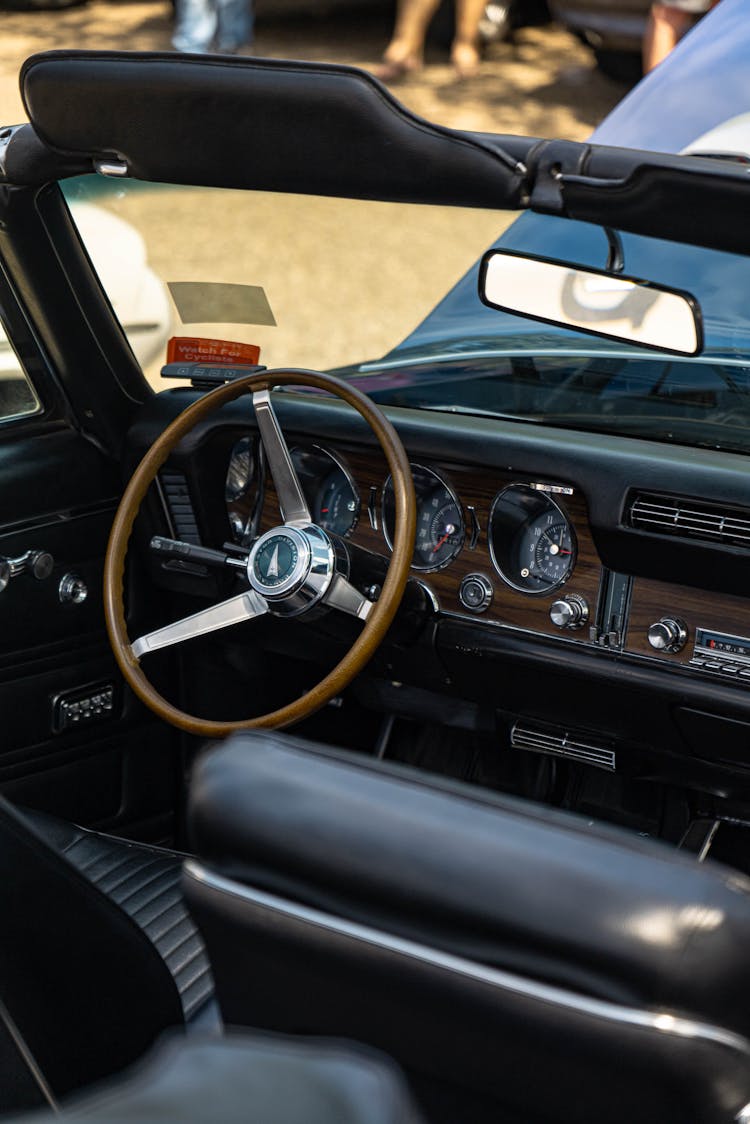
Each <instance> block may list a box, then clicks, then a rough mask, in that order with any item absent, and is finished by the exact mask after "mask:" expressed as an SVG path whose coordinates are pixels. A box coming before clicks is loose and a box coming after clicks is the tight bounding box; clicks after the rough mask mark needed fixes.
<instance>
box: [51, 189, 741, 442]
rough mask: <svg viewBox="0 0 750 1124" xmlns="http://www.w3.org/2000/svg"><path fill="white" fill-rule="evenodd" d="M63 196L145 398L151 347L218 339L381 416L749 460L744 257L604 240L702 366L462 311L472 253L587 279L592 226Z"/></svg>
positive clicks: (599, 254) (601, 256)
mask: <svg viewBox="0 0 750 1124" xmlns="http://www.w3.org/2000/svg"><path fill="white" fill-rule="evenodd" d="M65 191H66V196H67V198H68V201H69V203H70V205H71V210H72V213H73V215H74V218H75V219H76V222H77V223H78V226H79V230H80V231H81V234H82V237H83V239H84V241H85V243H86V245H87V248H88V249H89V253H90V255H91V257H92V260H93V262H94V264H95V266H96V268H97V269H98V271H99V274H100V277H101V279H102V282H103V285H104V287H105V289H106V290H107V291H108V293H109V296H110V299H111V301H112V304H113V307H114V308H115V311H116V312H117V313H118V315H119V316H120V320H121V322H122V324H123V327H124V328H125V331H126V334H127V335H128V337H129V339H130V342H131V346H132V347H133V350H134V352H135V354H136V356H137V358H138V359H139V360H140V362H141V363H142V366H143V368H144V370H145V371H146V373H147V376H148V377H149V379H150V381H151V382H152V385H154V386H155V388H156V389H161V387H162V386H164V385H165V384H164V383H163V382H161V383H160V380H159V372H160V370H161V367H162V365H163V363H164V362H165V359H166V354H167V340H168V339H169V337H170V336H175V335H176V336H181V337H189V338H194V337H199V338H201V339H205V338H211V339H217V338H218V339H219V340H220V341H239V342H242V343H250V344H255V345H257V346H258V347H260V362H261V363H265V364H267V365H268V366H270V367H308V368H310V367H312V368H317V369H324V370H334V371H336V372H338V373H339V374H341V375H342V376H343V377H346V378H350V379H352V380H353V381H356V382H357V383H358V384H359V385H360V386H361V387H362V388H363V389H365V390H366V391H368V393H370V394H371V395H372V396H373V397H374V398H375V399H376V400H378V401H379V402H381V403H385V404H393V405H404V406H410V407H416V408H423V409H434V410H444V411H454V412H467V413H480V414H490V415H497V416H501V417H506V418H517V419H522V420H524V421H528V422H532V423H535V424H540V425H548V426H564V427H566V428H574V429H582V430H593V431H598V432H612V433H622V434H628V435H634V436H639V437H645V438H651V439H655V440H660V441H673V442H678V443H681V444H687V445H694V446H709V447H714V448H724V449H732V450H740V451H747V450H749V449H750V425H748V423H749V422H750V378H749V376H750V312H748V310H747V308H746V298H745V294H746V292H747V291H748V286H747V284H746V282H747V280H748V273H749V271H750V263H749V262H748V260H747V259H746V258H743V257H740V256H735V255H731V254H725V253H718V252H713V251H708V250H704V249H700V248H697V247H694V246H685V245H678V244H676V243H668V242H661V241H659V240H657V239H647V238H638V237H635V236H629V235H623V236H622V237H621V241H622V248H623V253H624V261H625V271H626V273H627V274H629V275H630V276H633V277H640V278H642V279H646V280H649V281H653V282H655V283H656V284H659V285H663V286H665V287H668V288H674V289H679V290H684V291H687V292H689V293H691V294H692V295H693V296H694V297H696V298H697V301H698V303H699V305H700V309H701V314H702V320H703V331H704V339H705V346H704V350H703V353H702V354H701V355H699V356H697V357H695V358H690V359H686V358H677V359H676V358H675V357H674V356H671V355H661V354H659V353H656V352H653V351H643V350H638V349H637V348H635V347H632V346H629V345H627V344H622V343H616V342H613V341H611V340H609V341H607V340H604V339H600V338H598V337H596V336H592V335H590V334H585V335H584V334H582V333H579V332H576V331H573V330H570V329H562V328H554V327H551V326H549V325H546V324H543V323H538V322H535V321H533V320H530V319H522V318H520V317H517V316H511V315H509V314H507V313H503V312H500V311H498V310H496V309H491V308H488V307H486V306H485V305H483V304H482V302H481V301H480V299H479V297H478V293H477V279H478V263H479V259H480V258H481V255H482V253H483V252H484V251H485V250H486V249H488V248H489V247H490V246H492V245H497V246H502V247H505V248H507V249H512V250H515V251H524V252H527V253H529V254H534V255H540V256H544V257H548V258H556V259H558V260H561V261H571V262H575V263H577V264H579V265H582V266H587V267H591V268H594V269H601V268H603V267H604V265H605V262H606V259H607V253H608V247H609V245H610V243H609V241H608V239H607V237H606V236H605V233H604V232H603V231H602V230H600V229H599V228H597V227H593V226H588V225H585V224H581V223H574V222H568V221H565V220H561V219H555V218H551V217H548V216H540V215H532V214H525V215H523V216H521V217H520V218H518V219H516V218H515V216H513V215H508V214H507V213H502V212H500V213H495V212H489V211H478V210H468V209H455V208H434V207H424V206H416V205H401V204H398V205H397V204H387V203H379V202H372V201H352V200H340V199H323V198H311V197H303V196H291V195H273V194H268V193H254V192H239V191H226V190H220V189H203V188H201V189H197V188H175V187H159V186H152V185H143V184H138V183H131V182H130V181H128V182H122V181H120V182H116V181H107V180H103V179H102V178H101V177H86V178H84V179H79V180H73V181H70V183H69V184H67V185H66V188H65ZM514 220H515V221H514ZM186 283H187V285H186ZM188 291H189V293H190V298H191V299H190V300H187V301H186V300H185V299H184V296H185V293H186V292H188ZM446 294H447V295H446ZM238 310H239V311H238Z"/></svg>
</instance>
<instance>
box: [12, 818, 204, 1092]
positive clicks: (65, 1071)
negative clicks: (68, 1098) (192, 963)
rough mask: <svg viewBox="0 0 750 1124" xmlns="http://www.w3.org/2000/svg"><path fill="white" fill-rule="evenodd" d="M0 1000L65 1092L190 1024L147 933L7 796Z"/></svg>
mask: <svg viewBox="0 0 750 1124" xmlns="http://www.w3.org/2000/svg"><path fill="white" fill-rule="evenodd" d="M0 1000H2V1004H3V1006H4V1008H5V1010H6V1012H7V1015H8V1017H9V1020H11V1021H12V1026H13V1027H14V1028H15V1030H16V1031H17V1032H18V1035H20V1038H21V1039H22V1040H23V1043H24V1045H25V1047H26V1048H28V1051H29V1052H30V1055H31V1057H32V1058H33V1060H34V1062H35V1063H36V1066H38V1068H39V1070H40V1071H41V1075H42V1077H43V1079H44V1080H45V1081H46V1082H47V1084H48V1085H49V1087H50V1088H51V1090H52V1092H53V1093H54V1094H55V1095H56V1096H58V1097H59V1096H61V1095H63V1094H65V1093H66V1092H68V1091H69V1090H71V1089H76V1088H80V1087H81V1086H84V1085H88V1084H90V1083H91V1082H93V1081H96V1080H98V1079H99V1078H101V1077H104V1076H106V1075H108V1074H110V1073H113V1072H116V1071H117V1070H120V1069H122V1068H123V1067H125V1066H126V1065H129V1064H130V1063H131V1062H133V1061H134V1060H135V1059H136V1058H138V1057H140V1056H141V1055H142V1054H143V1053H144V1052H145V1051H146V1050H147V1049H148V1047H149V1046H150V1045H151V1043H152V1042H153V1041H154V1039H155V1038H156V1036H157V1035H158V1034H159V1033H160V1032H161V1031H162V1030H163V1029H165V1028H166V1027H168V1026H175V1025H179V1024H180V1023H182V1008H181V1005H180V998H179V995H178V992H177V988H176V986H175V984H174V981H173V980H172V977H171V975H170V974H169V972H168V971H167V969H166V968H165V966H164V964H163V962H162V959H161V957H160V956H159V954H158V953H157V951H156V949H155V948H154V947H153V945H152V944H151V942H150V941H149V940H148V938H147V937H146V936H145V934H144V933H143V932H142V931H141V930H140V929H139V928H138V926H137V925H136V924H135V922H133V921H132V920H131V918H130V917H128V915H127V914H126V913H125V912H124V911H123V910H122V909H120V908H119V907H118V906H116V905H114V904H113V903H112V902H110V901H109V899H108V898H107V897H106V895H104V894H103V893H101V892H100V891H99V890H97V889H96V887H95V886H93V885H92V884H91V883H89V882H88V881H87V880H86V879H85V878H84V877H83V876H82V875H81V874H80V873H79V872H78V871H77V870H76V869H75V867H74V866H73V865H72V864H71V863H69V862H68V861H67V860H66V859H65V858H64V856H62V855H60V854H58V853H57V852H56V851H54V850H53V848H52V847H50V845H49V844H48V843H47V842H46V841H45V840H44V839H43V838H42V837H41V836H40V835H39V834H38V833H37V832H36V831H35V830H34V827H33V824H32V823H31V822H30V821H28V820H27V819H26V818H25V817H24V816H23V814H22V813H21V812H19V811H17V810H16V809H15V808H13V807H12V806H11V805H10V804H9V803H8V802H7V801H6V800H3V799H1V798H0ZM1 1095H2V1090H0V1097H1ZM1 1105H2V1101H1V1099H0V1106H1ZM5 1107H6V1108H7V1107H11V1106H8V1105H6V1106H5Z"/></svg>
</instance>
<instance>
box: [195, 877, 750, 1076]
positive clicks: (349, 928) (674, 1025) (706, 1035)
mask: <svg viewBox="0 0 750 1124" xmlns="http://www.w3.org/2000/svg"><path fill="white" fill-rule="evenodd" d="M184 871H185V873H186V874H187V875H188V876H189V877H191V878H194V879H195V880H196V881H197V882H200V883H201V884H202V885H204V886H207V887H208V888H209V889H212V890H217V891H218V892H219V893H222V894H231V895H232V896H233V897H236V898H240V899H241V900H243V901H246V902H249V903H250V904H251V905H255V906H259V907H260V908H261V909H265V910H268V911H269V912H272V913H277V914H282V915H283V916H285V917H288V918H291V919H292V920H294V921H301V922H303V923H304V924H306V925H312V926H314V927H316V928H318V929H326V930H328V931H329V932H332V933H336V934H337V935H339V936H343V937H348V938H349V939H351V940H354V941H360V942H362V943H363V944H368V945H373V946H375V947H376V948H380V949H384V950H386V951H388V952H393V953H396V954H397V955H399V956H405V957H408V958H409V959H410V960H417V961H419V962H420V963H422V964H428V965H430V967H433V968H439V969H441V970H442V971H445V972H451V973H453V974H454V975H458V976H464V977H465V978H467V979H472V980H476V981H478V982H479V983H484V984H488V985H489V986H490V987H494V988H497V989H498V990H502V991H512V992H514V993H515V994H517V995H523V996H527V997H528V998H530V999H535V1000H538V1001H540V1002H543V1003H551V1004H555V1005H556V1006H559V1007H566V1008H568V1009H570V1010H572V1011H577V1012H579V1013H581V1014H585V1015H590V1016H591V1017H593V1018H598V1019H606V1020H609V1021H611V1022H618V1023H626V1024H627V1025H629V1026H637V1027H642V1028H643V1029H645V1030H653V1031H659V1032H661V1033H662V1034H669V1035H672V1036H674V1037H677V1038H700V1039H703V1040H704V1041H707V1042H713V1043H714V1044H716V1045H718V1046H724V1047H726V1048H728V1049H730V1050H736V1051H737V1052H738V1053H741V1054H744V1055H745V1056H746V1057H747V1058H748V1059H750V1041H748V1040H747V1039H746V1038H743V1037H742V1036H741V1035H739V1034H735V1033H733V1032H732V1031H729V1030H723V1029H722V1028H721V1027H717V1026H712V1025H711V1024H709V1023H701V1022H697V1021H696V1020H694V1019H686V1018H683V1017H681V1016H678V1015H670V1014H666V1013H664V1014H653V1013H651V1012H650V1011H641V1010H638V1009H637V1008H634V1007H622V1006H620V1005H619V1004H616V1003H610V1002H608V1001H606V1000H603V999H591V998H589V997H588V996H581V995H574V994H573V993H572V992H569V991H565V990H563V988H559V987H554V986H553V985H551V984H544V983H537V982H536V981H534V980H528V979H525V978H524V977H521V976H515V975H513V974H512V973H510V972H506V971H504V970H502V969H500V968H490V967H488V966H487V965H485V964H477V963H474V962H473V961H471V960H465V959H464V958H463V957H461V956H454V955H453V954H452V953H450V952H443V951H441V950H440V949H436V948H431V947H429V946H428V945H423V944H419V943H417V942H416V941H412V940H408V939H407V938H405V937H398V936H395V935H394V934H392V933H386V932H383V931H382V930H380V929H373V928H371V927H370V926H369V925H361V924H359V923H358V922H355V921H346V920H344V919H343V918H340V917H334V916H333V915H332V914H329V913H323V912H321V911H320V910H317V909H314V908H312V907H310V906H305V905H300V904H299V903H298V902H292V901H288V900H286V899H285V898H278V897H276V896H275V895H274V894H269V893H266V892H265V891H264V890H257V889H256V888H255V887H251V886H245V885H243V884H242V883H240V882H234V881H233V880H231V879H229V878H224V877H223V876H222V875H220V874H215V873H214V872H213V871H211V870H208V869H207V868H206V867H205V866H203V865H202V864H201V863H199V862H198V861H196V860H195V859H186V860H185V863H184Z"/></svg>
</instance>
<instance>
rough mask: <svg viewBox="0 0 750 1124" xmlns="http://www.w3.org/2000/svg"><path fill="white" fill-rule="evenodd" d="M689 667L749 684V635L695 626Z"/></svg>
mask: <svg viewBox="0 0 750 1124" xmlns="http://www.w3.org/2000/svg"><path fill="white" fill-rule="evenodd" d="M690 667H694V668H697V669H698V670H700V671H706V672H709V673H711V674H713V675H721V676H725V677H726V678H727V679H735V680H738V681H739V682H743V683H745V684H746V685H750V637H747V636H730V635H729V634H728V633H725V632H715V631H714V630H713V629H708V628H696V630H695V646H694V649H693V655H692V658H691V660H690Z"/></svg>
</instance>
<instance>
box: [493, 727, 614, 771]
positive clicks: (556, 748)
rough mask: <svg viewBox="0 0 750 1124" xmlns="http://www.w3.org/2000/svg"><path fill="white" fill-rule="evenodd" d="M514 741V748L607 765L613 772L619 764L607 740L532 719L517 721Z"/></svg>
mask: <svg viewBox="0 0 750 1124" xmlns="http://www.w3.org/2000/svg"><path fill="white" fill-rule="evenodd" d="M510 744H511V745H512V746H513V747H514V749H526V750H530V751H531V752H532V753H547V754H550V755H551V756H553V757H565V758H567V759H568V760H572V761H578V762H580V763H581V764H582V765H594V766H596V768H597V769H606V770H607V771H608V772H610V773H614V771H615V767H616V755H615V751H614V750H613V749H611V748H610V747H609V746H607V745H606V744H605V743H604V742H597V741H595V740H593V739H591V738H588V737H586V736H585V735H581V734H577V733H574V732H572V731H569V730H563V729H558V730H555V729H552V728H550V727H549V726H537V725H535V724H534V723H531V722H516V723H515V725H514V726H513V729H512V730H511V732H510Z"/></svg>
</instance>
